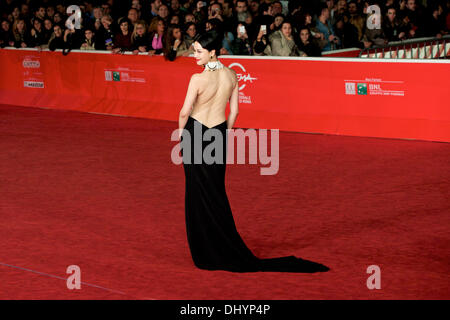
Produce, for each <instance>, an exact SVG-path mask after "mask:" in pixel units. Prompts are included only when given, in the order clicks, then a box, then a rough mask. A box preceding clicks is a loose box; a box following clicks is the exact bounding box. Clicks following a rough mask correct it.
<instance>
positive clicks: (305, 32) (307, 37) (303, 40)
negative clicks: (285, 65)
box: [298, 26, 322, 57]
mask: <svg viewBox="0 0 450 320" xmlns="http://www.w3.org/2000/svg"><path fill="white" fill-rule="evenodd" d="M299 29H300V32H299V38H300V40H299V41H298V48H299V50H300V51H303V52H304V53H306V55H307V56H308V57H320V56H322V50H321V49H320V47H319V45H318V44H317V43H316V41H315V39H314V38H313V37H312V36H311V33H310V32H309V29H308V27H305V26H303V27H299Z"/></svg>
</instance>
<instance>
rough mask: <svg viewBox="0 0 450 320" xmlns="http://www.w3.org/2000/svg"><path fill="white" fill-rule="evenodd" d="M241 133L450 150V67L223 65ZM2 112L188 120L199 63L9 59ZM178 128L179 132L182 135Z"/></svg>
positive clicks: (313, 62) (318, 62) (1, 57)
mask: <svg viewBox="0 0 450 320" xmlns="http://www.w3.org/2000/svg"><path fill="white" fill-rule="evenodd" d="M221 61H222V62H223V63H224V64H225V65H226V66H229V67H231V68H233V69H234V70H235V71H236V72H237V73H238V74H239V78H240V80H239V85H240V105H239V108H240V113H239V117H238V120H237V123H236V126H238V127H243V128H272V129H280V130H287V131H299V132H316V133H327V134H342V135H354V136H372V137H388V138H407V139H422V140H431V141H447V142H449V141H450V107H449V106H450V104H449V101H450V91H449V90H448V88H449V74H450V64H449V62H450V61H436V60H434V61H417V60H411V61H402V62H396V61H388V60H374V59H372V60H370V59H368V60H365V59H349V58H342V59H332V58H330V59H314V58H286V59H276V58H265V59H262V58H257V57H248V58H245V57H232V56H228V57H223V58H222V59H221ZM0 67H1V70H2V76H1V77H0V103H3V104H14V105H20V106H30V107H48V108H56V109H72V110H80V111H87V112H98V113H107V114H120V115H126V116H136V117H145V118H154V119H165V120H172V121H177V120H178V112H179V110H180V108H181V106H182V104H183V102H184V97H185V94H186V90H187V86H188V83H189V79H190V76H191V74H192V73H195V72H201V71H202V69H201V67H199V66H197V65H196V64H195V61H194V59H193V58H189V57H186V58H179V59H177V60H176V61H174V62H170V61H165V60H164V58H163V57H161V56H153V57H149V56H145V55H139V56H132V55H113V54H109V53H83V52H71V53H70V54H69V55H67V56H63V55H62V53H61V52H49V51H42V52H37V51H34V50H14V49H11V50H5V49H4V50H0ZM176 126H177V124H176V123H174V128H175V127H176Z"/></svg>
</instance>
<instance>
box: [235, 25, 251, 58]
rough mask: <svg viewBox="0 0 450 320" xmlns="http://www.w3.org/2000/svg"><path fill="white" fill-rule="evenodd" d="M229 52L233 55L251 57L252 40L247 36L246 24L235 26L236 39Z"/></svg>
mask: <svg viewBox="0 0 450 320" xmlns="http://www.w3.org/2000/svg"><path fill="white" fill-rule="evenodd" d="M231 51H233V54H235V55H241V56H251V55H253V48H252V40H251V39H249V36H248V34H247V24H246V23H245V22H240V23H238V25H237V30H236V37H235V38H234V40H233V41H232V43H231Z"/></svg>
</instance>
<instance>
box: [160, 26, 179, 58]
mask: <svg viewBox="0 0 450 320" xmlns="http://www.w3.org/2000/svg"><path fill="white" fill-rule="evenodd" d="M175 29H180V31H181V26H180V25H179V24H170V25H169V27H168V28H167V30H165V37H164V43H163V52H164V56H165V57H166V59H167V55H168V54H169V52H170V50H172V46H173V45H174V43H175V40H176V39H175V37H174V36H173V31H174V30H175ZM183 38H184V36H183V33H181V42H183V41H184V39H183Z"/></svg>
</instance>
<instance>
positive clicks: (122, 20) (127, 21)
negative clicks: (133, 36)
mask: <svg viewBox="0 0 450 320" xmlns="http://www.w3.org/2000/svg"><path fill="white" fill-rule="evenodd" d="M124 22H126V23H128V32H131V28H132V27H133V23H132V22H131V20H130V19H128V17H122V18H120V19H119V23H118V24H119V27H120V25H121V24H122V23H124Z"/></svg>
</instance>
